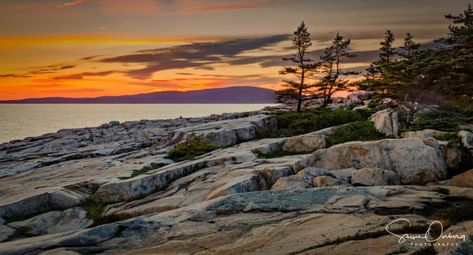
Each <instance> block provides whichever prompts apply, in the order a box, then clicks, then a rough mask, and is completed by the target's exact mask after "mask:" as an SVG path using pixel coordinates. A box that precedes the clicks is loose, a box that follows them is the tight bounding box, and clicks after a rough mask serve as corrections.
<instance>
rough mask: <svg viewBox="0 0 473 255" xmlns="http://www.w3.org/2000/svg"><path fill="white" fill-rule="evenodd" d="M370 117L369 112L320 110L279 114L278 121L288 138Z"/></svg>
mask: <svg viewBox="0 0 473 255" xmlns="http://www.w3.org/2000/svg"><path fill="white" fill-rule="evenodd" d="M369 115H370V113H369V111H352V110H347V109H336V110H330V109H327V108H318V109H315V110H312V111H307V112H301V113H298V112H284V113H277V114H276V118H277V120H278V128H279V129H281V130H285V131H286V132H282V133H283V135H286V136H287V135H297V134H303V133H308V132H313V131H317V130H320V129H324V128H327V127H332V126H338V125H342V124H346V123H350V122H354V121H361V120H366V119H367V118H368V117H369Z"/></svg>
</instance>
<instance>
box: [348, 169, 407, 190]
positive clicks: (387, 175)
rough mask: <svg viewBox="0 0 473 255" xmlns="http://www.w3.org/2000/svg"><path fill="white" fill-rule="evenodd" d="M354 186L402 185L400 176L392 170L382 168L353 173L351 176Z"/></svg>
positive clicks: (360, 170)
mask: <svg viewBox="0 0 473 255" xmlns="http://www.w3.org/2000/svg"><path fill="white" fill-rule="evenodd" d="M351 183H352V184H353V185H363V186H381V185H398V184H401V181H400V178H399V175H398V174H397V173H396V172H394V171H391V170H384V169H381V168H370V167H366V168H362V169H359V170H356V171H354V172H353V174H352V176H351Z"/></svg>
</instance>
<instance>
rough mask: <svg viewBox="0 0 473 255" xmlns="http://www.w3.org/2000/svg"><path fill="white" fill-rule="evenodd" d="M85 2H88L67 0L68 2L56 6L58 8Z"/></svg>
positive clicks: (84, 0)
mask: <svg viewBox="0 0 473 255" xmlns="http://www.w3.org/2000/svg"><path fill="white" fill-rule="evenodd" d="M85 2H88V0H75V1H68V2H65V3H63V4H59V5H57V7H58V8H65V7H71V6H76V5H80V4H83V3H85Z"/></svg>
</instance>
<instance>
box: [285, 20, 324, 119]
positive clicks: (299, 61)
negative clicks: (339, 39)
mask: <svg viewBox="0 0 473 255" xmlns="http://www.w3.org/2000/svg"><path fill="white" fill-rule="evenodd" d="M292 44H293V47H294V49H295V50H296V53H295V54H293V55H292V56H291V57H289V58H283V60H284V61H290V62H292V63H293V64H294V66H293V67H286V68H284V69H283V70H281V71H280V72H279V73H280V74H282V75H292V76H295V77H296V78H295V79H293V80H284V84H283V89H281V90H279V91H277V92H276V94H277V98H278V101H279V102H286V101H287V100H291V99H292V100H296V102H297V108H296V110H297V111H298V112H300V111H301V108H302V102H303V101H304V100H306V99H308V98H309V90H310V89H311V87H312V86H311V85H309V83H308V81H307V79H309V78H310V77H311V76H313V71H314V69H315V68H316V67H317V64H316V63H315V60H313V59H311V58H309V57H308V56H307V55H308V49H309V47H310V46H312V42H311V39H310V33H309V32H308V31H307V26H306V25H305V24H304V22H302V23H301V25H300V26H299V27H298V28H297V30H296V31H295V32H294V38H293V40H292Z"/></svg>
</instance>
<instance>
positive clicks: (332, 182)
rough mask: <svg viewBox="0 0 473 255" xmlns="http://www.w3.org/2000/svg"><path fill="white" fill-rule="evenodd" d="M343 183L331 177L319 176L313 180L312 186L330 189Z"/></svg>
mask: <svg viewBox="0 0 473 255" xmlns="http://www.w3.org/2000/svg"><path fill="white" fill-rule="evenodd" d="M341 184H342V182H340V181H339V180H337V179H336V178H334V177H330V176H317V177H315V178H314V179H313V181H312V185H313V186H314V187H328V186H337V185H341Z"/></svg>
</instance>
